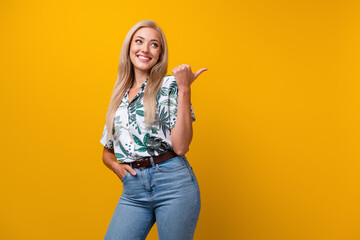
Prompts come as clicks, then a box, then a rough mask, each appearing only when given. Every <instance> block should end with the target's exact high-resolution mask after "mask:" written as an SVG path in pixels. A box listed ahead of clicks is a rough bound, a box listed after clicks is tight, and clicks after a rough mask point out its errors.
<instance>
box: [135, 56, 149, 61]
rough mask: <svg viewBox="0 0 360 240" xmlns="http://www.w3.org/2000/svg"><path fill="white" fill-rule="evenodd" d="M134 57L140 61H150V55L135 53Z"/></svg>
mask: <svg viewBox="0 0 360 240" xmlns="http://www.w3.org/2000/svg"><path fill="white" fill-rule="evenodd" d="M136 57H137V58H139V59H140V60H141V61H150V60H151V58H150V57H145V56H142V55H137V56H136Z"/></svg>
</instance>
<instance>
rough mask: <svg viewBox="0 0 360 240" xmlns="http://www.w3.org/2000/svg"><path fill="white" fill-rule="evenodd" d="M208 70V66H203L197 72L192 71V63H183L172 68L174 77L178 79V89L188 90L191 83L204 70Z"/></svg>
mask: <svg viewBox="0 0 360 240" xmlns="http://www.w3.org/2000/svg"><path fill="white" fill-rule="evenodd" d="M206 70H208V69H207V68H201V69H200V70H198V71H197V72H196V73H193V72H192V71H191V68H190V65H187V64H181V65H179V66H177V67H176V68H174V69H173V70H172V73H173V74H174V77H175V79H176V83H177V86H178V90H188V89H190V85H191V84H192V83H193V82H194V80H195V79H196V78H197V77H198V76H199V75H200V74H201V73H202V72H204V71H206Z"/></svg>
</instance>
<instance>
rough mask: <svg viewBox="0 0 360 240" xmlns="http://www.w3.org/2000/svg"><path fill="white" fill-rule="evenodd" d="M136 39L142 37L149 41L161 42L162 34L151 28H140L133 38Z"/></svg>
mask: <svg viewBox="0 0 360 240" xmlns="http://www.w3.org/2000/svg"><path fill="white" fill-rule="evenodd" d="M135 37H142V38H145V39H147V40H153V39H155V40H158V41H159V42H160V39H161V38H160V33H159V32H158V31H156V30H155V29H153V28H150V27H142V28H139V29H138V30H137V31H136V32H135V33H134V36H133V38H135Z"/></svg>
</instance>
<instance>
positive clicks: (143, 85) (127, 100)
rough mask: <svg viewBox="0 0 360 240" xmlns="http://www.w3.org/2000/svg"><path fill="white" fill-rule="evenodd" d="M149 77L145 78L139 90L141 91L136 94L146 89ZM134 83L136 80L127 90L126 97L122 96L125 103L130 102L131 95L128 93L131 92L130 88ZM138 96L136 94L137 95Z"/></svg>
mask: <svg viewBox="0 0 360 240" xmlns="http://www.w3.org/2000/svg"><path fill="white" fill-rule="evenodd" d="M148 79H149V77H147V78H146V79H145V81H144V82H143V83H142V84H141V86H140V90H139V92H138V93H137V94H136V96H137V95H139V94H140V93H141V92H143V91H145V87H146V84H147V81H148ZM133 84H134V81H133V82H132V83H131V85H130V87H129V88H128V89H127V90H126V91H125V94H124V97H123V98H122V102H123V103H125V104H129V95H128V94H129V91H130V88H131V87H132V85H133ZM136 96H135V97H136ZM135 97H134V98H135Z"/></svg>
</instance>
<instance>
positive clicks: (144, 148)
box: [135, 147, 147, 152]
mask: <svg viewBox="0 0 360 240" xmlns="http://www.w3.org/2000/svg"><path fill="white" fill-rule="evenodd" d="M135 151H137V152H146V151H147V148H146V147H141V148H138V149H135Z"/></svg>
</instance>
